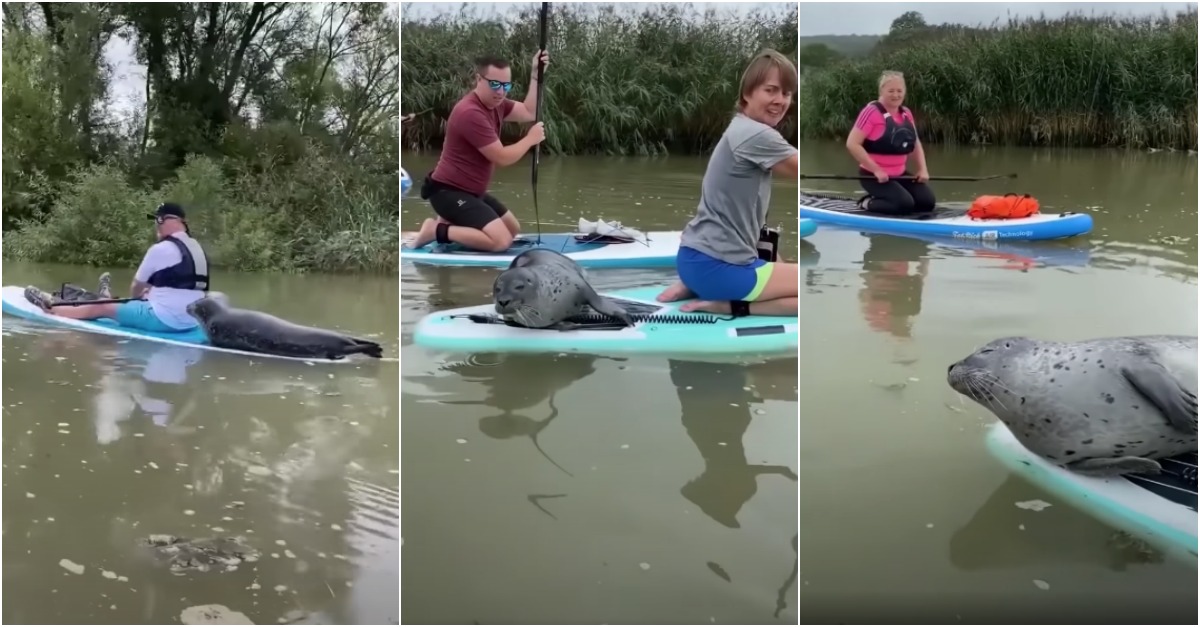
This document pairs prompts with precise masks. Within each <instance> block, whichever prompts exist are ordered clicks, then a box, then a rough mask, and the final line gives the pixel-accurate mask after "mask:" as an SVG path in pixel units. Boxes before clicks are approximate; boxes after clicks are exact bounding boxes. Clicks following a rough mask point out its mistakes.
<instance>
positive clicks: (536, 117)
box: [530, 2, 550, 244]
mask: <svg viewBox="0 0 1200 627" xmlns="http://www.w3.org/2000/svg"><path fill="white" fill-rule="evenodd" d="M549 14H550V3H549V2H543V3H542V11H541V16H540V17H539V18H538V56H537V104H535V105H534V106H533V123H534V124H537V123H538V122H541V121H542V94H543V93H544V90H543V87H542V86H543V84H544V81H542V72H543V71H544V70H545V67H544V66H543V64H542V51H544V50H545V49H546V22H547V19H546V18H547V17H548V16H549ZM541 148H542V144H541V143H540V142H539V143H538V144H536V145H535V146H534V147H533V173H532V175H531V176H530V179H531V183H532V185H533V220H534V223H535V224H536V225H537V241H538V244H541V243H542V219H541V217H540V216H539V215H538V201H537V184H538V177H537V175H538V161H539V160H540V157H541V152H542V151H541Z"/></svg>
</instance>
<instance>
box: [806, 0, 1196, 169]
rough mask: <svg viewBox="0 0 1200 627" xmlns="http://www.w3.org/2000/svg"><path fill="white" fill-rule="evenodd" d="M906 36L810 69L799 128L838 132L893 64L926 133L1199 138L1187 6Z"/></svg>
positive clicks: (985, 138)
mask: <svg viewBox="0 0 1200 627" xmlns="http://www.w3.org/2000/svg"><path fill="white" fill-rule="evenodd" d="M908 39H909V43H907V44H906V45H903V46H898V47H892V46H881V47H880V49H879V50H878V51H877V52H876V53H875V54H873V55H871V56H869V57H868V58H866V59H861V60H851V61H846V62H843V63H839V64H837V65H835V66H832V67H830V68H828V69H826V70H824V71H817V72H811V73H808V74H806V75H805V80H804V84H803V86H802V87H801V89H800V96H799V108H800V110H801V115H800V133H801V134H802V135H803V136H804V137H811V138H818V137H844V136H845V135H846V133H847V132H848V131H849V128H850V125H851V124H852V123H853V120H854V117H855V114H857V112H858V111H859V109H861V108H862V106H863V105H864V104H866V103H867V102H868V101H870V100H872V99H874V98H875V97H876V96H877V80H878V77H879V74H880V72H881V71H883V70H887V69H892V70H899V71H901V72H904V74H905V78H906V82H907V86H908V96H907V100H906V104H907V105H908V106H909V107H911V108H912V109H913V111H914V113H915V114H916V115H917V121H918V125H919V127H920V132H921V134H922V136H923V137H924V138H925V139H926V140H928V141H932V142H961V143H981V144H986V143H992V144H1017V145H1036V146H1125V147H1145V146H1150V147H1158V148H1181V149H1182V148H1192V149H1194V148H1195V147H1196V141H1197V114H1196V93H1197V88H1196V47H1197V29H1196V11H1195V10H1194V9H1190V10H1188V11H1186V12H1181V13H1179V14H1177V15H1167V14H1163V15H1160V16H1153V17H1115V16H1100V17H1093V16H1082V15H1071V16H1066V17H1062V18H1058V19H1046V18H1044V17H1042V18H1035V19H1026V20H1021V21H1017V20H1010V21H1008V22H1007V23H1005V24H1002V25H1001V24H995V25H992V26H991V27H988V28H978V29H970V28H958V29H943V30H942V31H940V32H938V33H931V36H930V37H912V38H908Z"/></svg>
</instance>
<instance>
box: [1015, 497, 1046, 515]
mask: <svg viewBox="0 0 1200 627" xmlns="http://www.w3.org/2000/svg"><path fill="white" fill-rule="evenodd" d="M1016 505H1017V507H1019V508H1021V509H1028V510H1032V511H1035V512H1040V511H1042V510H1044V509H1046V508H1047V507H1050V503H1047V502H1045V501H1043V500H1041V499H1034V500H1032V501H1017V503H1016Z"/></svg>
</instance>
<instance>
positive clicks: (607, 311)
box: [584, 285, 633, 327]
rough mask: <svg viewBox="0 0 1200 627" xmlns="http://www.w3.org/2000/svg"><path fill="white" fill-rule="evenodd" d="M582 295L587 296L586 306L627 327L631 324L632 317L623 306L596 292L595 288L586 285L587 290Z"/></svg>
mask: <svg viewBox="0 0 1200 627" xmlns="http://www.w3.org/2000/svg"><path fill="white" fill-rule="evenodd" d="M584 297H585V298H587V304H588V306H589V307H591V308H592V309H593V310H595V311H596V312H597V313H602V314H604V315H606V316H608V317H610V318H614V319H616V320H620V321H621V322H622V323H623V324H624V325H625V326H627V327H631V326H633V318H631V317H629V312H627V311H625V308H624V307H621V306H620V305H618V304H616V303H615V302H613V301H612V300H610V299H608V298H605V297H603V296H601V295H599V294H597V293H596V290H595V289H592V286H590V285H589V286H587V292H586V293H585V294H584Z"/></svg>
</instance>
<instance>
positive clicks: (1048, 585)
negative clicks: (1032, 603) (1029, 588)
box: [1033, 579, 1050, 590]
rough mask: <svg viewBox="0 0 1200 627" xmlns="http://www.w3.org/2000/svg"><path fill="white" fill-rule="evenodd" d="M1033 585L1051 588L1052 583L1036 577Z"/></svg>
mask: <svg viewBox="0 0 1200 627" xmlns="http://www.w3.org/2000/svg"><path fill="white" fill-rule="evenodd" d="M1033 585H1035V586H1037V587H1038V590H1049V589H1050V584H1048V583H1046V582H1044V581H1042V580H1041V579H1034V580H1033Z"/></svg>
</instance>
